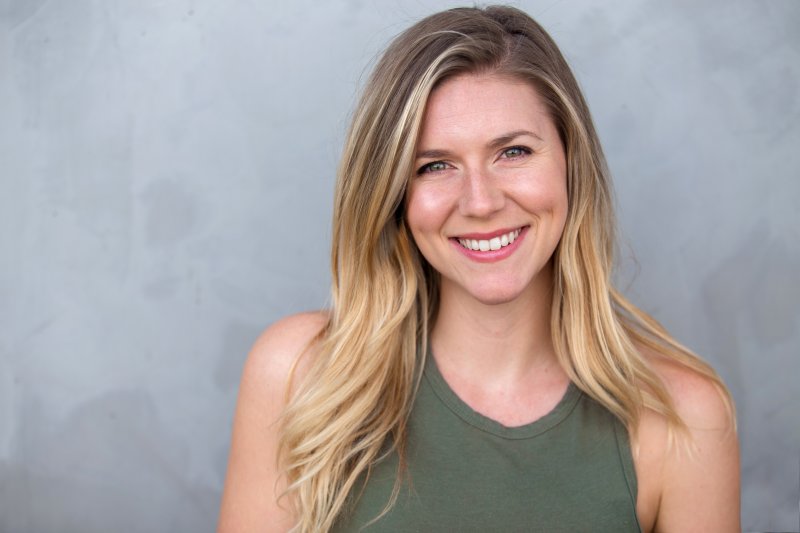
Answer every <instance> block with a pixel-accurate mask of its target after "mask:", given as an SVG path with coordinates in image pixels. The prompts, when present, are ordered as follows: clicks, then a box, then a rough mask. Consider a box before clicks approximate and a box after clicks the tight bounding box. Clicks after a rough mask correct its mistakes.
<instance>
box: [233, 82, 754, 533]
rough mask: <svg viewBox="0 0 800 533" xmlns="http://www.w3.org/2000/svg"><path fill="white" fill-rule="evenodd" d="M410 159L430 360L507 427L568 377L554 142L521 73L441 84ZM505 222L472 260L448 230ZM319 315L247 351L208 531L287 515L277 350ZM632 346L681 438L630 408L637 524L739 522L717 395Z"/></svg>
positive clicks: (561, 174)
mask: <svg viewBox="0 0 800 533" xmlns="http://www.w3.org/2000/svg"><path fill="white" fill-rule="evenodd" d="M510 132H511V133H514V135H509V133H510ZM519 132H525V133H519ZM416 168H418V169H420V170H419V171H418V172H417V174H416V175H415V176H413V177H412V178H411V181H410V183H409V189H408V197H407V202H406V205H407V212H406V217H407V223H408V226H409V228H410V230H411V232H412V234H413V236H414V240H415V242H416V243H417V245H418V247H419V249H420V251H421V252H422V254H423V255H424V256H425V257H426V259H427V260H428V261H429V262H430V263H431V265H433V266H434V267H435V268H436V269H437V271H439V272H440V274H441V279H442V283H441V294H440V307H439V313H438V315H437V317H436V320H435V323H434V325H433V329H432V331H431V348H432V353H433V354H434V357H435V358H436V362H437V365H438V367H439V369H440V370H441V372H442V375H443V377H444V378H445V380H446V381H447V382H448V384H449V385H450V387H451V388H452V389H453V391H454V392H455V393H456V394H458V395H459V396H460V397H461V398H462V399H463V400H464V401H465V402H466V403H467V404H468V405H470V406H471V407H472V408H473V409H474V410H476V411H478V412H479V413H481V414H483V415H485V416H488V417H490V418H493V419H495V420H497V421H498V422H500V423H502V424H504V425H507V426H518V425H522V424H526V423H529V422H532V421H534V420H536V419H538V418H540V417H541V416H543V415H545V414H546V413H548V412H549V411H550V410H552V408H553V407H554V406H555V405H556V404H557V403H558V401H559V400H560V399H561V397H562V396H563V394H564V392H565V389H566V387H567V385H568V378H567V376H566V375H565V373H564V372H563V370H561V368H560V366H559V365H558V363H557V361H556V358H555V353H554V350H553V346H552V342H551V340H550V339H551V335H550V329H549V324H550V318H549V313H550V301H551V289H550V287H552V279H553V278H552V276H553V273H552V265H551V257H552V253H553V250H554V249H555V247H556V245H557V244H558V240H559V238H560V236H561V233H562V231H563V227H564V221H565V219H566V214H567V209H568V205H567V193H566V177H565V176H566V163H565V157H564V150H563V147H562V145H561V142H560V140H559V137H558V134H557V132H556V130H555V127H554V125H553V123H552V120H551V119H550V117H549V116H548V114H547V113H546V111H545V108H544V106H543V105H542V103H541V101H540V100H539V97H538V95H537V94H536V92H535V90H534V89H533V88H532V87H531V86H529V85H527V84H524V83H520V82H517V81H514V80H509V79H505V78H498V77H494V76H488V75H463V76H459V77H456V78H453V79H450V80H447V81H446V82H444V83H443V84H442V85H440V86H439V87H437V89H436V90H435V91H434V92H433V93H432V95H431V97H430V99H429V102H428V106H427V108H426V114H425V119H424V121H423V126H422V131H421V135H420V139H419V143H418V158H417V165H416ZM505 228H512V229H513V228H526V229H525V230H524V231H525V232H524V234H523V236H522V237H523V238H522V240H521V241H520V242H519V243H515V244H516V248H515V249H514V250H513V253H510V254H507V256H506V257H504V258H502V259H501V260H498V261H490V262H485V261H477V260H475V259H474V257H472V256H470V254H468V253H467V254H465V253H464V252H463V250H461V249H459V247H460V246H461V245H460V244H458V242H457V241H455V240H454V239H453V238H454V237H458V236H463V235H466V234H474V233H479V234H491V233H496V231H497V230H502V229H505ZM473 255H474V254H473ZM324 323H325V315H324V314H322V313H309V314H302V315H295V316H292V317H289V318H287V319H284V320H282V321H280V322H278V323H276V324H274V325H273V326H271V327H270V328H269V329H268V330H267V331H265V332H264V334H263V335H262V336H261V338H260V339H259V340H258V341H257V342H256V344H255V346H254V348H253V350H252V352H251V354H250V356H249V357H248V360H247V363H246V365H245V369H244V373H243V377H242V384H241V386H240V392H239V400H238V404H237V411H236V416H235V420H234V429H233V438H232V443H231V452H230V459H229V465H228V473H227V477H226V481H225V491H224V494H223V501H222V508H221V512H220V522H219V531H221V532H228V531H236V532H246V531H285V530H287V529H288V528H289V527H290V525H291V516H290V515H289V513H288V512H287V511H286V510H285V509H282V508H281V507H280V506H279V505H278V504H277V501H276V500H277V495H278V494H279V493H280V491H281V490H283V485H282V484H281V481H280V477H279V476H278V470H279V469H278V465H277V464H276V462H275V461H276V460H275V456H276V450H277V434H276V430H275V427H276V426H275V423H276V421H277V419H278V417H279V415H280V412H281V409H282V408H283V406H284V403H283V402H284V395H285V393H286V389H285V383H286V378H287V375H288V372H289V368H290V366H291V364H292V361H294V359H295V358H296V357H298V354H299V353H301V352H302V350H303V348H305V346H306V344H307V342H308V341H309V340H310V339H311V338H313V337H314V335H315V334H316V333H317V332H318V331H319V330H320V329H321V328H322V327H323V325H324ZM498 354H502V357H498ZM313 357H314V353H313V349H312V350H311V351H310V352H306V354H305V355H304V356H303V359H301V362H300V366H299V367H298V377H300V378H301V379H302V375H303V373H304V371H305V368H307V365H308V361H310V360H311V359H313ZM642 357H644V358H647V359H648V360H650V362H651V363H652V364H653V366H654V368H655V369H656V371H657V373H658V374H659V376H660V377H661V379H662V380H663V381H664V383H665V385H666V387H667V390H668V391H669V392H670V394H671V395H672V397H673V399H674V401H675V407H676V409H677V411H678V414H679V415H680V416H681V417H682V418H683V420H684V421H685V422H686V424H687V425H688V426H689V428H690V433H691V437H692V439H693V441H694V444H695V449H694V453H693V454H692V455H690V454H688V453H686V451H685V450H684V448H682V447H681V446H672V447H669V446H668V444H667V443H668V439H667V437H668V434H667V425H666V422H665V421H664V419H663V417H661V416H660V415H658V414H656V413H653V412H645V413H644V414H643V416H642V420H641V423H640V424H639V427H638V429H637V430H636V432H635V434H633V435H632V443H633V450H634V464H635V467H636V474H637V478H638V483H639V493H638V495H637V509H636V510H637V515H638V517H639V521H640V523H641V525H642V529H643V531H648V532H649V531H657V532H673V531H674V532H693V531H697V532H701V531H702V532H705V531H718V532H727V531H739V530H740V525H739V450H738V442H737V439H736V435H735V431H734V430H733V427H732V420H731V419H730V416H729V415H728V412H727V410H726V408H725V405H724V403H723V402H722V400H721V397H720V395H719V394H718V392H717V391H716V389H715V388H714V387H713V385H712V384H711V382H710V381H709V380H708V379H707V378H704V377H702V376H699V375H697V374H695V373H693V372H691V371H689V370H687V369H685V368H682V367H680V366H678V365H676V364H674V363H670V362H668V361H665V360H664V359H663V358H662V357H660V356H659V355H658V354H655V353H650V352H648V351H646V350H644V349H643V350H642ZM270 459H271V460H270ZM265 525H266V529H265Z"/></svg>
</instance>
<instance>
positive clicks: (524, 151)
mask: <svg viewBox="0 0 800 533" xmlns="http://www.w3.org/2000/svg"><path fill="white" fill-rule="evenodd" d="M512 150H517V151H519V152H520V153H519V154H518V155H513V156H506V157H505V159H517V158H520V157H523V156H526V155H530V154H532V153H533V150H531V149H530V148H527V147H525V146H509V147H508V148H505V149H504V150H503V151H502V152H501V155H506V154H507V153H508V152H510V151H512ZM435 165H447V163H446V162H444V161H431V162H430V163H426V164H424V165H422V166H421V167H419V169H417V176H419V175H422V174H427V173H430V172H440V171H442V170H445V169H444V168H441V169H439V170H433V169H432V167H434V166H435Z"/></svg>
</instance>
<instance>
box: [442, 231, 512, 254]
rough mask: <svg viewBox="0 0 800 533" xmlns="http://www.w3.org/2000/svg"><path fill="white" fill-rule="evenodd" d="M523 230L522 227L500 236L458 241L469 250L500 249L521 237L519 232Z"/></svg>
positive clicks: (485, 250) (486, 250)
mask: <svg viewBox="0 0 800 533" xmlns="http://www.w3.org/2000/svg"><path fill="white" fill-rule="evenodd" d="M520 231H522V230H521V229H515V230H514V231H509V232H508V233H506V234H503V235H501V236H499V237H493V238H491V239H489V240H483V239H482V240H476V239H458V242H459V243H461V246H463V247H464V248H466V249H468V250H473V251H478V250H480V251H481V252H488V251H489V250H492V251H494V250H499V249H500V248H503V247H505V246H508V245H509V244H511V243H512V242H514V241H515V240H517V237H519V232H520Z"/></svg>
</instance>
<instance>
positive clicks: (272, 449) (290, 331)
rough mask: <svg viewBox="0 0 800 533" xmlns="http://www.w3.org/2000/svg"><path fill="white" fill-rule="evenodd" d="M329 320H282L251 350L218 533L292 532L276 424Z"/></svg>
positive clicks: (313, 316)
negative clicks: (291, 382)
mask: <svg viewBox="0 0 800 533" xmlns="http://www.w3.org/2000/svg"><path fill="white" fill-rule="evenodd" d="M327 320H328V319H327V315H326V314H325V313H322V312H315V313H302V314H298V315H293V316H290V317H287V318H284V319H282V320H279V321H278V322H275V323H274V324H272V325H271V326H270V327H268V328H267V329H266V330H265V331H264V332H263V333H262V334H261V335H260V336H259V338H258V340H256V342H255V344H254V345H253V348H252V350H251V351H250V354H249V355H248V357H247V361H246V362H245V365H244V370H243V371H242V379H241V382H240V384H239V396H238V399H237V402H236V414H235V416H234V421H233V432H232V437H231V448H230V453H229V456H228V470H227V473H226V476H225V488H224V490H223V495H222V504H221V507H220V515H219V525H218V532H221V533H224V532H228V531H231V532H233V531H235V532H237V533H238V532H248V531H286V530H288V529H289V528H290V527H291V526H292V523H293V517H292V514H291V512H290V510H289V508H288V506H286V505H284V504H283V503H282V501H281V499H280V496H281V494H282V493H283V491H284V489H285V488H286V484H285V482H284V480H283V478H282V475H281V468H280V465H279V464H278V449H279V441H280V436H279V433H278V422H279V420H280V417H281V414H282V412H283V409H284V408H285V404H286V396H287V395H286V392H287V389H286V387H287V383H288V380H289V376H290V373H291V371H292V367H293V366H294V365H295V362H296V361H297V365H298V366H297V368H296V369H295V377H296V378H302V374H303V373H304V371H305V368H307V366H308V363H309V361H310V360H311V359H312V358H313V352H314V348H315V345H314V341H315V339H316V338H317V337H318V335H319V333H320V332H321V331H322V330H323V328H324V327H325V325H326V323H327ZM265 528H266V529H265Z"/></svg>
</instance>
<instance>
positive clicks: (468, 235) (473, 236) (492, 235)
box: [453, 226, 525, 241]
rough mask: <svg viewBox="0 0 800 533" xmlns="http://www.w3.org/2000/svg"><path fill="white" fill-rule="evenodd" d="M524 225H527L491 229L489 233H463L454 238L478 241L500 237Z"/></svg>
mask: <svg viewBox="0 0 800 533" xmlns="http://www.w3.org/2000/svg"><path fill="white" fill-rule="evenodd" d="M524 227H525V226H513V227H510V228H503V229H498V230H495V231H491V232H489V233H461V234H459V235H456V236H454V237H453V238H454V239H474V240H476V241H488V240H490V239H493V238H495V237H500V236H502V235H505V234H507V233H511V232H512V231H516V230H518V229H522V228H524Z"/></svg>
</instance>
